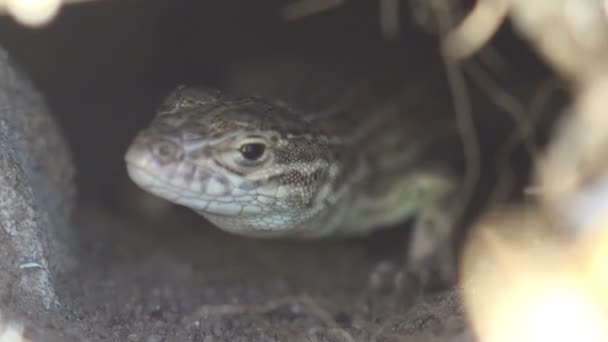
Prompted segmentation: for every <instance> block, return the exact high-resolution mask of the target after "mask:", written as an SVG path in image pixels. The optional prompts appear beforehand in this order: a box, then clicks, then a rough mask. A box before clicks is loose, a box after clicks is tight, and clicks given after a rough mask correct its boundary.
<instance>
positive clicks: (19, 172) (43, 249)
mask: <svg viewBox="0 0 608 342" xmlns="http://www.w3.org/2000/svg"><path fill="white" fill-rule="evenodd" d="M73 176H74V169H73V166H72V162H71V159H70V153H69V151H68V148H67V145H66V143H65V142H64V140H63V138H62V137H61V134H60V132H59V130H58V127H57V126H56V124H55V122H54V121H53V120H52V118H51V116H50V115H49V112H48V110H47V108H46V105H45V103H44V100H43V99H42V97H41V96H40V95H39V94H38V92H37V91H36V90H35V89H34V87H33V86H32V84H31V83H30V82H29V81H28V80H27V79H26V76H25V75H24V74H22V73H21V72H20V71H19V70H17V69H16V67H15V66H14V65H13V64H12V63H11V61H10V58H9V56H8V54H7V53H6V51H5V50H3V49H1V48H0V304H1V306H0V309H1V310H2V312H4V313H5V314H6V313H7V312H10V313H11V314H22V315H28V316H29V315H36V314H37V313H40V312H44V311H45V310H47V309H51V308H52V307H53V306H54V304H56V303H58V301H57V298H56V295H55V289H54V286H53V278H54V277H55V276H56V275H57V274H58V273H59V272H61V271H62V268H63V265H65V264H66V261H67V260H68V259H66V256H67V254H66V253H65V252H66V250H67V248H66V246H65V245H64V244H65V242H66V241H67V240H66V233H67V226H68V222H69V216H70V215H71V209H72V204H73V197H74V193H75V191H74V190H75V188H74V185H73V182H72V181H73Z"/></svg>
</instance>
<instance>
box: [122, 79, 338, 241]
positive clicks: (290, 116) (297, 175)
mask: <svg viewBox="0 0 608 342" xmlns="http://www.w3.org/2000/svg"><path fill="white" fill-rule="evenodd" d="M336 144H337V143H336V142H335V141H331V140H330V139H329V138H327V137H326V136H325V135H324V134H323V132H321V131H319V129H318V128H315V127H314V126H313V125H311V124H310V123H309V122H307V121H306V120H305V119H304V118H303V116H301V115H299V113H298V112H296V111H294V110H292V109H291V108H289V107H287V106H285V105H282V104H278V103H270V102H267V101H264V100H262V99H258V98H234V97H229V96H227V95H224V94H221V93H219V92H217V91H209V90H207V89H204V88H187V87H180V88H179V89H178V90H177V91H175V92H174V93H172V94H171V95H170V96H169V97H168V98H167V99H166V101H165V102H164V104H163V105H162V106H161V109H160V110H159V112H158V114H157V116H156V117H155V119H154V120H153V121H152V123H151V124H150V126H149V127H148V128H146V129H144V130H143V131H142V132H140V134H139V135H138V136H137V137H136V138H135V140H134V141H133V143H132V144H131V146H130V147H129V149H128V151H127V153H126V157H125V159H126V162H127V170H128V173H129V176H130V177H131V179H132V180H133V181H134V182H135V183H136V184H137V185H138V186H139V187H141V188H143V189H144V190H146V191H148V192H150V193H152V194H154V195H156V196H159V197H161V198H164V199H166V200H169V201H171V202H174V203H176V204H179V205H183V206H185V207H188V208H190V209H193V210H195V211H197V212H198V213H200V214H201V215H203V216H205V217H206V218H207V219H209V220H210V221H211V222H213V223H214V224H215V225H217V226H218V227H220V228H221V229H224V230H227V231H231V232H233V233H238V234H241V235H250V236H260V237H264V236H269V237H273V236H288V235H298V234H300V233H301V230H302V229H305V227H304V226H306V224H305V223H306V221H307V220H309V219H311V218H313V217H314V216H315V215H317V214H318V213H319V212H320V211H322V210H323V209H324V208H325V206H326V205H327V203H328V202H330V201H331V199H330V198H329V196H330V193H331V191H329V186H330V182H331V179H332V178H333V177H335V176H336V173H337V169H338V165H337V158H336V154H335V149H336V147H337V145H336Z"/></svg>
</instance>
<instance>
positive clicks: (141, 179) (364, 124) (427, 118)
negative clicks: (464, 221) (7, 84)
mask: <svg viewBox="0 0 608 342" xmlns="http://www.w3.org/2000/svg"><path fill="white" fill-rule="evenodd" d="M290 65H291V64H289V63H274V64H273V63H271V64H270V65H262V66H260V65H257V66H254V68H252V69H246V68H245V69H244V70H243V69H241V70H237V71H236V73H235V77H233V78H230V77H228V78H227V79H229V81H227V82H225V87H226V88H229V89H233V90H234V94H230V95H228V94H225V93H222V92H219V91H216V90H210V89H207V88H200V87H180V88H179V89H177V90H176V91H175V92H174V93H173V94H171V95H170V96H169V97H168V99H167V100H166V101H165V103H164V105H163V106H162V108H161V109H160V111H159V113H158V115H157V116H156V118H155V119H154V121H153V122H152V123H151V124H150V126H149V127H148V128H147V129H145V130H143V131H142V132H141V133H140V134H139V135H138V136H137V138H136V139H135V140H134V142H133V144H132V145H131V147H130V148H129V150H128V152H127V154H126V161H127V169H128V172H129V175H130V177H131V179H132V180H133V181H134V182H135V183H136V184H138V185H139V186H140V187H141V188H143V189H144V190H146V191H149V192H151V193H152V194H155V195H157V196H159V197H162V198H165V199H167V200H169V201H171V202H174V203H177V204H180V205H183V206H186V207H188V208H191V209H192V210H195V211H196V212H198V213H200V214H201V215H203V216H204V217H205V218H207V219H208V220H209V221H211V222H212V223H214V224H215V225H216V226H217V227H219V228H221V229H223V230H226V231H230V232H232V233H235V234H239V235H245V236H251V237H268V238H271V237H289V238H314V237H322V236H328V235H342V236H348V235H351V236H352V235H361V234H367V233H370V232H372V231H374V230H376V229H379V228H383V227H390V226H392V225H395V224H398V223H400V222H403V221H405V220H406V219H408V218H411V217H417V218H418V219H417V223H416V227H415V228H414V229H415V232H414V241H413V248H412V249H411V257H410V259H411V260H410V262H411V263H412V267H414V268H416V269H420V268H423V267H425V266H424V265H423V264H424V263H426V262H427V261H428V259H429V258H435V257H436V256H437V252H438V251H439V252H440V253H441V254H445V253H451V250H450V249H449V248H448V247H447V246H448V243H447V240H448V239H447V237H448V236H449V233H450V231H451V228H452V225H453V222H452V221H453V217H452V216H453V207H454V206H453V205H452V204H453V202H452V200H451V196H452V195H453V194H454V193H455V190H456V188H457V187H456V182H455V178H454V176H453V174H452V173H450V169H449V167H448V166H447V165H445V164H447V158H445V155H440V154H437V153H436V150H435V149H434V148H436V147H437V146H438V142H448V144H445V145H444V146H449V148H451V149H452V152H449V153H458V152H453V151H454V150H456V151H459V148H460V147H459V145H458V144H457V142H458V139H457V136H456V134H455V131H454V129H453V127H454V126H453V122H452V114H451V112H450V111H449V110H446V106H445V105H441V103H437V102H436V101H435V102H434V101H433V98H432V97H429V96H428V94H429V91H432V90H430V89H429V83H428V82H426V81H425V80H423V81H420V80H418V82H414V81H409V82H408V83H407V84H404V83H395V81H394V80H393V77H392V76H391V77H386V74H378V75H374V76H373V77H367V76H365V77H362V76H357V78H356V79H354V80H350V81H349V82H346V84H350V85H351V87H350V88H349V89H348V91H347V90H342V91H341V92H337V93H336V94H333V93H332V94H328V92H327V89H328V88H332V89H334V90H335V89H338V88H339V87H340V86H339V85H337V84H332V83H331V82H332V81H333V80H335V79H337V78H335V77H334V75H332V74H331V72H330V73H329V76H328V77H327V78H326V79H325V80H326V81H319V83H318V84H316V86H315V83H314V82H313V84H312V85H311V87H309V89H308V90H307V89H302V87H304V86H305V85H306V82H305V81H302V82H300V83H298V81H297V79H296V78H295V77H294V73H293V72H291V73H288V72H286V71H289V70H293V68H292V69H290ZM308 65H312V66H314V65H315V64H314V63H312V64H308ZM292 67H293V66H292ZM248 70H253V71H251V72H249V71H248ZM332 71H334V70H332ZM320 73H321V74H323V73H324V74H325V75H327V74H328V72H327V70H325V71H323V72H320ZM296 74H298V75H306V76H307V80H308V81H309V80H311V79H312V80H315V78H314V77H311V76H310V75H311V72H309V70H307V71H304V72H298V73H296ZM277 75H278V76H277ZM287 81H288V82H289V83H286V82H287ZM381 82H385V83H381ZM391 82H392V83H391ZM286 84H289V85H293V84H297V85H298V86H299V87H296V88H298V89H296V90H295V91H292V90H291V89H287V88H289V87H286V86H284V85H286ZM353 84H355V85H356V86H352V85H353ZM379 84H383V85H386V84H389V85H391V86H392V87H393V88H390V89H397V90H396V91H395V90H392V91H387V90H386V89H389V88H387V86H385V87H380V86H379ZM320 85H322V86H325V88H324V89H323V90H319V87H320ZM315 87H316V88H315ZM342 89H346V88H345V87H342ZM238 94H253V95H256V96H240V95H238ZM294 94H295V95H294ZM302 94H310V95H309V96H302ZM425 94H426V95H425ZM431 94H432V93H431ZM323 96H325V97H324V100H323V99H321V98H322V97H323ZM315 97H317V98H320V100H319V101H317V102H315V101H314V98H315ZM311 99H312V100H311ZM331 99H334V102H336V103H338V104H332V103H330V102H331V101H332V100H331ZM336 99H338V100H336ZM429 100H430V101H429ZM429 104H430V105H429ZM447 108H449V107H447ZM455 142H456V145H454V144H455ZM440 246H441V247H440ZM444 259H445V258H444ZM442 260H443V259H442Z"/></svg>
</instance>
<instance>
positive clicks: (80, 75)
mask: <svg viewBox="0 0 608 342" xmlns="http://www.w3.org/2000/svg"><path fill="white" fill-rule="evenodd" d="M285 6H286V3H285V2H283V1H270V0H265V1H255V2H253V1H238V0H229V1H189V0H176V1H160V0H158V1H157V0H153V1H152V0H147V1H141V0H121V1H115V0H108V1H99V2H90V3H83V4H78V5H71V6H66V7H65V8H64V9H63V10H62V12H61V13H60V15H59V17H58V18H57V19H56V20H55V21H53V22H52V23H51V24H49V25H48V26H45V27H43V28H41V29H28V28H24V27H21V26H19V25H17V24H15V23H14V22H12V21H11V20H10V19H8V18H2V20H1V21H0V43H2V45H3V46H4V47H5V48H7V50H8V51H9V52H10V54H11V55H12V56H13V58H14V59H15V60H16V61H17V62H18V63H19V64H20V65H21V67H22V68H23V69H24V70H25V71H26V72H27V74H28V75H29V76H30V77H31V78H32V79H33V80H34V83H35V84H36V86H37V87H38V88H39V90H40V91H41V92H42V93H43V94H44V95H45V97H46V99H47V101H48V104H49V106H50V108H51V110H52V113H53V114H54V116H55V117H56V118H57V120H58V121H59V123H60V126H61V128H62V129H63V133H64V134H65V136H66V138H67V140H68V143H69V145H70V147H71V149H72V151H73V157H74V161H75V164H76V168H77V178H76V182H77V186H78V206H77V210H76V215H75V219H74V227H73V233H74V236H75V237H76V241H77V243H76V245H75V246H73V249H74V254H75V255H76V258H77V259H78V260H79V266H78V267H76V268H75V269H74V270H71V271H69V276H68V277H66V278H65V279H60V280H59V281H58V285H57V286H58V287H59V289H58V292H59V294H60V296H61V298H62V302H63V303H64V304H65V305H66V307H67V308H68V311H69V312H71V314H73V315H75V316H76V317H77V318H78V319H79V321H80V322H84V324H88V328H89V329H90V330H89V331H94V332H95V334H96V336H98V337H100V338H101V339H103V338H105V339H111V338H112V336H113V338H118V339H119V340H126V338H129V336H135V337H132V338H133V339H134V340H137V338H140V337H141V338H142V340H145V339H143V337H142V336H144V337H145V336H148V335H150V334H152V335H158V336H164V337H166V338H168V339H169V340H196V338H199V337H202V336H208V335H213V334H215V335H217V336H223V337H225V338H237V337H244V338H251V339H255V338H262V337H261V336H266V335H263V334H265V333H268V334H270V333H274V334H277V336H283V337H285V336H288V337H289V336H291V337H293V336H300V335H299V334H302V332H304V331H308V332H309V331H310V329H312V328H315V327H319V326H322V327H326V328H328V327H329V328H332V327H333V326H332V324H333V325H335V326H336V327H341V328H344V329H346V330H347V331H348V333H349V334H351V335H352V336H358V337H359V338H361V340H365V336H367V337H369V336H371V335H373V334H374V332H378V331H380V333H379V334H383V332H382V331H384V330H381V329H380V328H382V327H383V326H384V325H386V324H389V325H390V324H392V323H391V322H397V321H399V319H400V318H403V317H405V316H402V315H404V314H405V313H406V312H408V309H409V308H410V306H409V305H410V304H411V303H412V302H413V299H412V298H414V297H415V296H416V294H417V293H410V294H408V295H406V296H405V297H408V296H409V298H403V296H401V297H387V298H389V299H386V298H384V297H382V298H377V297H374V294H370V293H372V292H373V291H372V290H371V289H370V287H373V286H372V285H370V283H373V281H372V280H370V279H371V278H373V277H374V274H375V273H374V272H375V270H376V271H377V268H378V265H379V264H382V263H383V262H386V261H387V260H388V261H390V262H393V263H399V262H401V259H402V258H403V256H404V255H405V248H406V247H405V246H406V243H405V242H406V240H407V235H408V233H409V230H408V229H403V228H406V227H408V226H409V225H410V222H404V223H403V224H400V225H399V226H398V227H396V228H395V229H392V230H387V231H381V232H378V233H376V234H374V235H373V236H371V237H369V238H357V239H348V240H341V239H329V240H324V241H304V242H298V241H284V240H275V241H260V240H255V239H247V238H242V237H238V236H234V235H231V234H227V233H223V232H221V231H220V230H218V229H216V228H214V227H211V225H210V224H209V223H207V221H206V220H205V219H203V218H202V217H200V216H198V215H196V214H194V213H192V212H191V211H189V210H187V209H184V208H181V207H176V206H173V205H169V204H167V203H166V202H163V201H161V200H159V199H155V198H153V197H151V196H149V195H146V194H145V193H144V192H142V191H140V190H139V189H138V188H136V187H135V186H134V185H133V183H132V182H131V181H130V180H129V178H128V177H127V173H126V170H125V163H124V154H125V151H126V149H127V147H128V146H129V144H130V143H131V141H132V140H133V138H134V136H135V135H136V134H137V132H138V131H139V130H141V129H142V128H143V127H145V126H146V125H148V124H149V122H150V121H151V120H152V118H153V117H154V115H155V111H156V110H157V108H158V107H159V105H160V104H161V102H162V101H163V99H164V98H165V97H166V96H167V95H168V93H169V92H171V91H172V90H173V89H175V88H176V87H177V86H178V85H180V84H205V85H210V86H213V85H217V84H220V83H221V82H222V77H223V76H222V75H223V70H224V69H225V68H226V67H227V66H228V65H230V64H233V63H243V62H246V61H248V60H252V59H260V58H262V59H264V58H268V59H269V60H272V59H273V58H276V56H281V54H282V53H284V52H287V51H290V52H291V51H297V53H305V54H309V55H313V56H315V57H317V58H321V59H323V58H327V59H332V58H333V59H335V55H339V56H340V58H343V60H344V61H345V62H348V60H349V58H353V59H355V58H357V56H358V55H364V56H367V59H368V60H374V61H375V62H376V64H384V65H383V67H384V68H387V70H394V75H395V76H394V77H395V78H396V79H397V78H398V79H401V80H407V79H408V78H410V77H411V76H410V75H411V74H414V73H415V74H416V75H418V76H416V77H417V78H418V79H420V80H424V73H422V76H420V75H421V73H420V70H428V73H429V74H433V73H437V72H439V73H441V72H442V70H443V68H444V64H443V63H442V60H441V58H440V55H439V52H438V50H437V47H438V41H437V39H436V37H435V36H434V35H433V34H430V33H428V32H426V31H425V30H422V29H421V28H420V26H418V25H416V24H415V23H414V22H413V21H412V20H413V19H412V13H411V11H410V8H409V7H408V6H401V8H400V12H401V16H400V18H401V32H400V36H399V39H398V40H390V39H387V37H386V35H384V34H383V31H382V25H381V16H380V13H379V6H378V4H377V3H376V2H373V1H354V0H353V1H348V2H345V3H344V4H343V5H341V6H338V7H336V8H333V9H328V10H326V11H323V12H321V13H317V14H314V15H310V16H308V17H305V18H302V19H299V20H293V21H286V20H285V19H284V18H283V17H282V16H281V13H282V10H283V9H284V8H285ZM493 49H494V50H493V51H492V52H493V53H495V54H498V55H500V56H502V57H504V59H503V60H501V61H502V62H504V64H500V65H499V67H496V68H492V65H494V64H492V63H489V64H488V63H486V64H484V63H483V62H484V58H487V55H484V56H485V57H484V56H481V57H479V58H478V57H476V59H475V60H474V62H475V63H477V64H475V63H472V65H473V66H469V65H468V64H467V65H466V66H465V67H464V68H463V70H465V71H466V72H465V73H467V72H469V71H471V70H472V71H471V74H475V72H477V74H476V75H479V73H482V74H483V75H486V76H487V75H490V76H491V77H494V79H493V80H492V83H491V84H494V85H496V87H497V88H498V89H506V91H508V92H510V93H512V94H514V96H516V97H518V98H519V99H521V101H522V102H525V101H528V100H529V99H530V98H531V96H532V93H533V89H534V87H536V86H537V85H538V83H539V82H540V81H541V80H543V79H544V78H545V77H547V76H548V75H549V73H548V71H547V69H546V67H545V66H544V65H543V64H542V63H541V62H539V60H538V59H537V58H536V57H535V56H533V55H532V54H531V53H530V51H529V50H528V48H527V47H526V46H525V45H524V44H523V43H522V42H520V41H518V40H517V39H516V38H515V36H514V35H513V33H512V32H511V31H510V30H509V28H508V27H505V29H504V30H503V31H501V32H500V33H499V34H498V36H497V37H496V39H495V46H494V47H493ZM300 51H302V52H300ZM412 56H415V57H412ZM378 61H382V63H378ZM480 61H481V62H480ZM486 62H488V61H487V60H486ZM479 65H481V67H480V66H479ZM494 66H496V65H494ZM370 68H371V67H370V65H367V64H365V63H361V64H360V65H359V67H358V68H356V72H367V71H368V69H370ZM480 68H481V69H480ZM484 68H485V69H484ZM467 75H468V74H467ZM310 82H313V83H314V79H313V80H310ZM322 86H324V85H323V84H320V85H319V88H321V87H322ZM469 86H470V88H471V90H470V94H469V95H470V96H471V98H472V101H479V102H483V103H485V105H484V106H486V107H480V108H494V109H493V110H491V111H490V110H489V111H488V113H474V114H475V120H476V121H475V122H476V124H477V125H478V127H481V128H480V129H479V132H478V133H479V139H480V140H481V146H482V147H483V148H482V152H483V153H484V158H483V162H485V163H487V164H490V165H491V166H490V167H488V168H487V170H488V171H487V172H484V174H483V177H482V179H481V181H480V184H482V186H481V188H485V190H486V191H479V195H478V196H477V197H475V199H474V205H473V206H472V207H473V208H477V209H473V210H470V213H469V214H468V215H467V216H469V219H472V218H474V217H475V215H476V214H477V213H479V212H480V210H481V209H479V208H482V207H483V206H484V204H486V202H485V201H486V200H487V198H488V196H489V195H488V193H490V192H491V191H490V190H491V189H492V188H493V187H494V186H495V185H496V182H497V181H496V177H498V175H497V173H496V170H495V167H494V166H492V163H493V161H492V158H494V157H495V156H496V146H498V145H499V143H500V142H501V141H503V140H504V139H506V137H507V136H509V134H511V132H512V130H513V128H514V127H513V126H514V123H513V119H512V118H511V117H510V116H509V113H508V112H507V111H506V110H505V109H504V108H502V109H501V108H496V107H499V106H496V105H494V107H491V105H492V104H493V100H492V89H491V87H485V88H484V86H483V84H482V83H480V81H479V79H478V80H470V81H469ZM386 91H388V92H390V91H394V89H387V90H386ZM430 101H436V102H445V103H451V102H452V101H453V99H451V98H449V97H447V98H439V97H433V96H432V95H431V99H430ZM550 112H551V111H547V113H550ZM480 114H481V115H480ZM541 114H542V113H541ZM370 115H373V113H372V114H370ZM551 119H552V118H551V117H550V116H549V115H545V114H542V115H541V118H540V122H541V123H542V124H541V125H540V126H541V127H542V128H543V129H541V131H542V132H541V133H543V132H544V133H546V132H547V131H548V128H549V126H550V125H549V123H550V122H551ZM418 133H420V139H412V143H416V141H418V140H422V139H423V138H425V137H426V136H427V135H429V134H433V133H432V132H428V133H425V132H418ZM545 135H546V134H540V135H539V138H538V141H539V142H543V139H544V136H545ZM525 152H526V151H525V148H521V147H520V148H518V149H515V150H514V153H513V157H512V158H510V161H511V163H510V167H511V168H512V171H513V173H514V178H513V179H514V183H513V184H512V187H508V189H510V190H511V191H513V189H517V188H518V187H521V186H522V185H523V184H525V182H526V177H527V170H528V168H529V160H528V159H529V158H528V156H527V155H526V153H525ZM438 153H439V152H438ZM514 193H516V191H515V192H514ZM463 226H464V225H463ZM391 267H392V266H391ZM391 267H385V268H386V269H390V268H391ZM387 273H390V272H387ZM387 277H388V275H387ZM393 295H394V293H393ZM302 298H307V299H306V300H303V299H302ZM281 303H285V304H281ZM219 305H226V306H227V307H228V306H229V307H230V308H229V309H226V310H224V311H222V310H220V309H217V308H218V307H219ZM214 308H215V309H217V310H216V311H214ZM201 310H202V311H205V310H207V311H205V312H212V314H208V315H207V316H205V317H212V318H210V319H209V320H208V321H206V322H205V324H201V320H200V317H202V316H200V315H202V314H201V312H202V311H201ZM209 315H210V316H209ZM403 319H405V318H403ZM394 320H396V321H394ZM193 322H198V324H197V325H193V324H194V323H193ZM273 324H276V325H277V326H278V327H279V328H271V327H272V325H273ZM395 324H396V323H395ZM256 325H257V326H258V327H259V329H258V330H255V329H253V328H251V327H252V326H256ZM400 329H401V330H403V331H405V330H407V329H409V328H407V327H404V326H401V328H400ZM433 329H435V328H433ZM436 329H440V328H436ZM330 330H331V329H330ZM330 330H328V331H329V332H327V334H328V335H327V336H330V335H331V334H332V333H333V332H331V331H330ZM419 330H420V331H423V330H424V326H423V325H421V327H420V328H419ZM394 331H399V329H398V328H395V330H394ZM172 338H173V339H172Z"/></svg>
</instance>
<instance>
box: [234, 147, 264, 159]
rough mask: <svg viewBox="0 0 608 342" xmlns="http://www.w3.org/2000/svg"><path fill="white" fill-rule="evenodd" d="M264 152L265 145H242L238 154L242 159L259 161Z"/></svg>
mask: <svg viewBox="0 0 608 342" xmlns="http://www.w3.org/2000/svg"><path fill="white" fill-rule="evenodd" d="M264 151H266V145H264V144H262V143H248V144H243V145H241V147H240V148H239V152H241V155H242V156H243V158H245V159H247V160H250V161H254V160H258V159H260V158H261V157H262V156H263V155H264Z"/></svg>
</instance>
